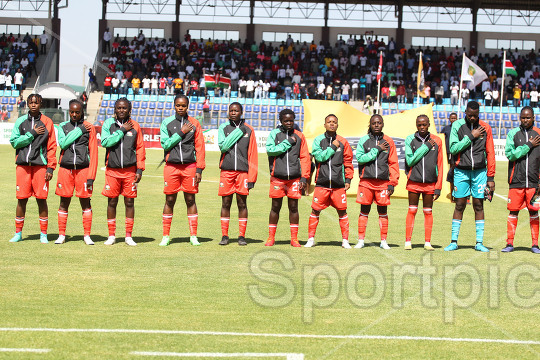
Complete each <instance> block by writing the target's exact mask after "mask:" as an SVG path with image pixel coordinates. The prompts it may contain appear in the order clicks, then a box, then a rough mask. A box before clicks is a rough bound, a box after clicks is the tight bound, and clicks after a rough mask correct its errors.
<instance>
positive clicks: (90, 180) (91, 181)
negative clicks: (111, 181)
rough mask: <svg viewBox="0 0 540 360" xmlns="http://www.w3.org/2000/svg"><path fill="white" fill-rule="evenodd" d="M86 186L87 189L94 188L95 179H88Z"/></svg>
mask: <svg viewBox="0 0 540 360" xmlns="http://www.w3.org/2000/svg"><path fill="white" fill-rule="evenodd" d="M86 186H87V187H91V186H94V180H93V179H88V180H86Z"/></svg>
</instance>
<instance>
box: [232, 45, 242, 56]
mask: <svg viewBox="0 0 540 360" xmlns="http://www.w3.org/2000/svg"><path fill="white" fill-rule="evenodd" d="M233 52H234V55H236V56H240V55H242V49H240V48H239V47H235V48H234V50H233Z"/></svg>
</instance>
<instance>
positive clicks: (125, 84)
mask: <svg viewBox="0 0 540 360" xmlns="http://www.w3.org/2000/svg"><path fill="white" fill-rule="evenodd" d="M128 88H129V81H128V79H127V77H126V76H125V75H123V76H122V80H120V94H122V95H127V93H128Z"/></svg>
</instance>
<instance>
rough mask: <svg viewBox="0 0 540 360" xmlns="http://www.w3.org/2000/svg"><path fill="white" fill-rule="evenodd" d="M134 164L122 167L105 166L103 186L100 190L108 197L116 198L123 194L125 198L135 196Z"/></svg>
mask: <svg viewBox="0 0 540 360" xmlns="http://www.w3.org/2000/svg"><path fill="white" fill-rule="evenodd" d="M136 170H137V169H136V168H135V166H131V167H128V168H124V169H112V168H107V169H106V170H105V187H104V188H103V191H102V192H101V194H102V195H104V196H106V197H108V198H116V197H118V196H120V195H123V196H124V197H127V198H136V197H137V185H138V184H136V183H135V171H136Z"/></svg>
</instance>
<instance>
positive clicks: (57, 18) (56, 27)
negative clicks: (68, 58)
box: [51, 1, 61, 81]
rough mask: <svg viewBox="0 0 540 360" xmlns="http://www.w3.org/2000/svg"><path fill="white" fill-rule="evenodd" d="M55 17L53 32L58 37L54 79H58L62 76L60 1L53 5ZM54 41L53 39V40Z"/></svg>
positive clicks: (53, 19)
mask: <svg viewBox="0 0 540 360" xmlns="http://www.w3.org/2000/svg"><path fill="white" fill-rule="evenodd" d="M53 6H54V7H53V18H52V21H51V22H52V24H51V25H52V34H53V36H55V37H56V39H57V41H56V51H55V52H56V74H55V75H54V80H55V81H58V80H59V76H60V28H61V24H60V16H59V14H58V1H55V2H54V5H53ZM51 43H52V41H51Z"/></svg>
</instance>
